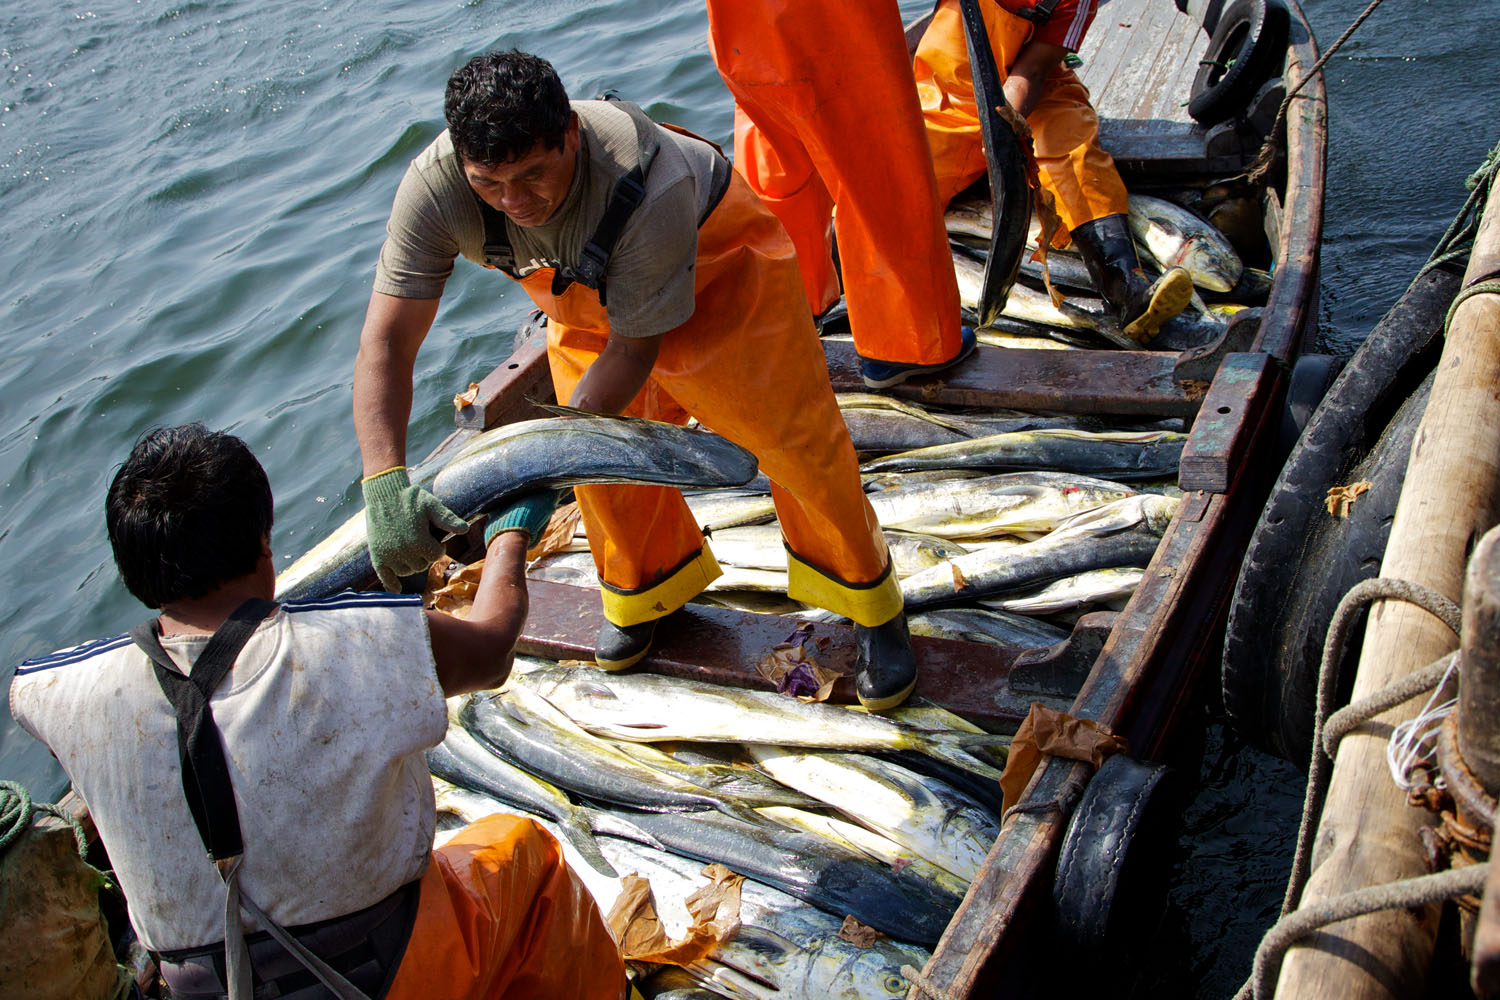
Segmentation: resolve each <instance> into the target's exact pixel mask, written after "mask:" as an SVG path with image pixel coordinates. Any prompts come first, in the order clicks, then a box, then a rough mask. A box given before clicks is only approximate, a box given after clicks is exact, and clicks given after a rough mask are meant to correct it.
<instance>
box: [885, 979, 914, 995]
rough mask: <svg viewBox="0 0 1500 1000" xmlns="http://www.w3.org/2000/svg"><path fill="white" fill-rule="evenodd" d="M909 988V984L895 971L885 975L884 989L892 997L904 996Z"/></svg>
mask: <svg viewBox="0 0 1500 1000" xmlns="http://www.w3.org/2000/svg"><path fill="white" fill-rule="evenodd" d="M910 990H911V984H910V983H908V982H907V981H906V980H905V979H902V978H901V977H900V976H898V975H896V974H895V973H891V974H890V975H888V976H886V977H885V991H886V992H887V993H889V994H890V995H891V996H893V997H904V996H906V994H907V993H908V992H909V991H910Z"/></svg>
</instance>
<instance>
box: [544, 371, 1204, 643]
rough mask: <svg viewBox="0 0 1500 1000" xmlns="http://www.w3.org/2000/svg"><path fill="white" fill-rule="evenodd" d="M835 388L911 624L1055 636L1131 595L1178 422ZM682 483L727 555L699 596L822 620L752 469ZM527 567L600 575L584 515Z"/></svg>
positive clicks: (1155, 529) (1003, 635) (1156, 533)
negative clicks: (790, 595) (807, 602)
mask: <svg viewBox="0 0 1500 1000" xmlns="http://www.w3.org/2000/svg"><path fill="white" fill-rule="evenodd" d="M838 401H839V407H840V411H841V412H842V414H843V416H844V421H845V423H846V424H847V425H848V428H849V432H850V437H851V439H852V440H853V442H854V446H855V450H856V451H858V452H859V453H860V454H861V455H864V456H866V457H867V461H865V463H864V465H863V466H862V469H863V473H864V479H865V487H866V490H867V492H868V496H869V499H870V504H871V506H872V507H873V508H874V510H875V514H876V516H877V517H878V518H879V520H880V523H881V526H882V527H883V528H884V529H885V535H886V543H887V546H888V548H889V549H890V552H891V558H892V565H893V569H894V572H895V574H896V576H897V578H898V580H900V581H901V586H902V591H903V593H904V594H905V595H906V603H907V609H908V611H909V612H911V613H912V626H913V630H914V631H916V632H918V633H919V634H927V635H940V636H950V637H952V636H962V637H964V638H969V639H980V640H982V641H988V642H993V643H999V644H1004V645H1010V646H1021V647H1026V648H1030V647H1037V646H1048V645H1051V644H1053V643H1055V642H1057V641H1059V640H1060V639H1062V638H1064V637H1065V636H1066V631H1065V629H1066V627H1067V626H1068V625H1069V624H1070V622H1071V620H1072V619H1073V618H1076V617H1077V615H1079V614H1082V613H1083V612H1084V611H1087V610H1091V609H1094V608H1097V607H1101V606H1104V607H1118V606H1120V604H1121V602H1122V601H1124V600H1125V599H1127V598H1128V597H1129V596H1130V594H1131V593H1132V592H1133V590H1134V588H1135V585H1136V584H1137V583H1138V582H1139V581H1140V579H1141V575H1142V572H1143V568H1144V567H1145V566H1146V564H1147V563H1148V562H1149V561H1150V558H1151V555H1152V553H1153V552H1154V551H1155V548H1156V543H1157V542H1158V541H1159V539H1160V538H1161V536H1162V534H1163V531H1164V530H1165V528H1166V526H1167V524H1168V522H1169V521H1170V520H1171V517H1172V514H1173V512H1174V511H1175V509H1176V506H1177V499H1176V497H1175V495H1166V494H1176V492H1177V491H1176V490H1175V487H1172V486H1171V485H1168V484H1169V483H1170V481H1171V480H1173V479H1175V478H1176V474H1177V468H1178V463H1179V461H1180V458H1181V454H1182V448H1183V444H1184V442H1185V441H1186V437H1187V436H1186V434H1184V433H1182V431H1181V430H1180V429H1174V428H1176V427H1179V426H1180V424H1177V423H1176V422H1171V421H1168V422H1164V423H1163V424H1161V425H1152V426H1134V427H1120V426H1118V425H1115V424H1111V423H1109V422H1107V421H1105V420H1103V419H1101V418H1098V417H1082V416H1037V415H1034V414H1025V413H1019V412H1008V413H993V412H987V413H957V412H939V411H936V410H933V409H929V408H924V407H922V406H918V405H916V404H914V403H909V402H903V401H900V400H896V399H892V398H889V397H886V396H879V395H873V394H867V393H848V394H841V395H840V396H839V397H838ZM685 496H686V499H687V502H688V506H689V508H690V509H691V510H692V511H693V514H694V516H695V517H696V518H697V520H698V522H699V524H700V525H701V526H702V528H703V530H704V532H705V534H706V535H707V536H708V538H709V545H710V547H711V548H712V550H713V553H714V556H715V557H716V558H717V559H718V561H719V563H720V564H721V566H722V568H723V571H724V572H723V575H722V576H720V577H719V578H718V579H717V580H715V581H714V582H713V584H711V585H710V587H709V589H708V590H707V591H706V592H705V593H704V594H703V595H702V596H701V597H700V600H702V601H703V602H705V603H712V604H721V605H725V606H728V607H733V608H737V609H740V610H748V611H763V612H772V613H780V614H790V615H798V616H802V617H809V618H812V619H814V620H834V618H833V616H831V615H829V614H827V613H826V612H821V611H819V610H817V609H814V608H809V607H806V606H804V605H801V604H798V603H796V602H793V601H790V600H788V599H787V597H786V590H787V562H786V550H785V548H784V546H783V543H782V538H781V532H780V529H779V528H778V527H777V525H776V524H775V506H774V504H773V503H772V501H771V496H770V484H769V483H768V482H767V481H766V480H765V479H764V477H760V478H758V479H756V480H752V481H751V482H749V483H747V484H746V485H744V486H742V487H738V488H734V489H713V490H698V491H687V492H685ZM530 573H531V575H532V576H533V577H535V578H537V579H545V580H551V581H554V582H561V583H570V584H573V585H576V586H581V587H595V586H597V585H598V578H597V576H596V574H595V571H594V563H593V560H592V557H591V556H590V555H589V553H588V540H587V537H586V533H585V529H584V528H583V527H582V526H580V527H579V528H578V529H577V533H576V534H575V536H574V538H573V541H572V543H571V544H570V545H568V546H566V547H565V548H564V549H563V550H562V551H559V552H556V553H553V554H550V555H548V556H546V557H544V558H542V559H540V560H538V561H537V562H536V563H534V564H533V565H532V567H531V569H530ZM959 604H963V605H966V606H965V607H964V608H962V609H955V608H953V607H951V606H953V605H959ZM938 608H944V610H942V611H936V610H931V611H930V609H938ZM929 611H930V613H929ZM1023 616H1040V618H1038V617H1023Z"/></svg>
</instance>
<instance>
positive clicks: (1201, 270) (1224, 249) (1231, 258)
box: [1130, 194, 1244, 292]
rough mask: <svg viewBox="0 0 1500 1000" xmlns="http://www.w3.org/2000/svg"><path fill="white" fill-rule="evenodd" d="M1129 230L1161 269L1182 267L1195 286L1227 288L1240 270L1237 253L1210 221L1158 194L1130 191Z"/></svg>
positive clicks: (1221, 289)
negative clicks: (1132, 192) (1154, 196)
mask: <svg viewBox="0 0 1500 1000" xmlns="http://www.w3.org/2000/svg"><path fill="white" fill-rule="evenodd" d="M1130 230H1131V232H1132V233H1133V234H1134V235H1135V238H1136V241H1137V242H1138V243H1140V244H1141V245H1142V246H1144V247H1145V248H1146V249H1147V250H1149V251H1150V253H1151V256H1152V257H1154V258H1156V261H1157V263H1158V264H1160V265H1161V266H1162V268H1163V269H1165V268H1169V267H1181V268H1183V269H1185V270H1186V271H1187V272H1188V274H1189V275H1190V276H1191V277H1192V279H1193V284H1195V285H1197V286H1198V287H1199V288H1204V289H1208V290H1209V291H1214V292H1227V291H1229V290H1230V289H1231V288H1233V287H1234V286H1235V283H1236V282H1238V281H1239V279H1240V274H1241V272H1242V271H1243V270H1244V264H1243V263H1242V262H1241V261H1240V256H1239V254H1237V253H1235V250H1234V247H1233V246H1232V245H1230V243H1229V240H1228V239H1226V238H1225V237H1224V235H1223V234H1222V233H1220V232H1219V231H1218V230H1217V229H1215V228H1214V227H1213V224H1212V223H1210V222H1208V221H1207V220H1206V219H1202V218H1200V217H1198V216H1197V215H1195V214H1193V213H1192V212H1190V211H1188V210H1187V209H1185V208H1183V207H1181V206H1180V205H1177V204H1175V203H1173V202H1170V201H1166V200H1164V199H1162V198H1153V197H1151V196H1150V195H1143V194H1133V195H1131V196H1130Z"/></svg>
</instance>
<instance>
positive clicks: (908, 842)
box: [746, 744, 999, 882]
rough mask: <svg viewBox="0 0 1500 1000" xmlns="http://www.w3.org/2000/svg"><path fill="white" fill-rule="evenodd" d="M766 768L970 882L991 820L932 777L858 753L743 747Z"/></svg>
mask: <svg viewBox="0 0 1500 1000" xmlns="http://www.w3.org/2000/svg"><path fill="white" fill-rule="evenodd" d="M746 749H747V750H749V752H750V755H751V756H752V757H754V758H755V760H756V763H758V764H759V765H760V766H761V767H762V768H763V769H764V770H765V771H766V773H768V774H770V775H771V776H772V777H773V778H775V779H776V780H777V781H780V782H782V783H783V784H786V785H790V786H791V787H793V788H795V789H797V790H798V791H800V792H803V793H804V794H807V795H811V796H813V797H814V798H817V799H820V800H822V801H823V802H825V803H826V804H828V805H829V806H832V807H833V808H835V809H837V810H838V811H839V812H841V813H843V814H844V815H845V816H848V817H849V818H850V819H852V820H854V821H855V822H857V823H860V824H861V825H863V826H867V827H869V828H870V829H871V830H874V831H875V832H876V833H879V834H881V835H882V836H885V837H888V838H890V839H891V840H893V841H895V842H896V843H898V844H901V845H902V846H904V847H907V848H910V849H911V850H913V851H915V852H916V853H917V854H918V855H920V856H921V857H923V858H925V859H926V860H927V861H929V862H931V863H932V864H935V865H937V866H938V867H939V868H942V869H943V870H944V871H947V872H951V873H952V874H954V875H957V876H958V877H959V878H961V879H963V880H965V881H967V882H972V881H973V880H974V878H975V877H976V876H977V875H978V874H979V866H980V865H982V864H983V863H984V859H985V855H986V854H988V853H989V849H990V845H992V844H993V843H994V842H995V836H996V834H998V833H999V826H998V824H996V823H995V821H994V818H993V817H991V816H990V815H989V813H988V811H986V810H985V809H983V808H982V807H980V806H979V805H978V804H976V803H973V802H970V801H969V800H968V799H967V798H965V797H964V796H963V795H961V794H960V793H959V792H957V791H956V790H954V789H952V788H950V787H948V786H947V785H944V784H943V783H941V782H939V781H937V780H936V779H934V778H927V779H925V780H924V779H922V778H920V777H919V776H917V775H916V774H914V773H912V772H911V771H908V770H906V769H905V768H903V767H900V766H899V765H897V764H892V763H890V762H889V761H884V760H879V759H877V758H874V757H867V756H864V755H862V754H824V753H808V752H805V751H804V752H798V751H793V750H789V749H786V748H784V747H773V746H766V745H763V744H749V745H748V746H747V747H746Z"/></svg>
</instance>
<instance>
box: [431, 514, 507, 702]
mask: <svg viewBox="0 0 1500 1000" xmlns="http://www.w3.org/2000/svg"><path fill="white" fill-rule="evenodd" d="M527 541H528V536H527V534H526V532H524V531H502V532H500V534H498V535H496V536H495V537H494V539H493V540H492V541H491V542H490V544H489V547H488V548H487V549H485V559H484V572H483V574H482V575H481V576H480V578H479V590H478V591H477V592H476V593H475V595H474V605H473V607H471V608H470V609H469V617H467V618H463V619H460V618H454V617H453V616H452V615H445V614H443V613H442V612H440V611H429V612H427V622H428V628H429V629H430V631H431V633H432V657H433V659H434V660H435V661H436V662H437V676H438V682H439V683H440V684H442V686H443V695H444V696H445V697H448V698H451V697H453V696H454V695H456V694H467V693H468V692H470V691H484V690H488V689H489V688H493V687H499V686H500V685H501V684H504V683H505V679H506V678H507V677H509V676H510V668H511V664H512V663H513V662H514V661H515V650H516V641H517V640H518V639H520V637H521V626H523V625H524V624H525V623H526V612H527V608H528V602H527V596H526V544H527Z"/></svg>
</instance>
